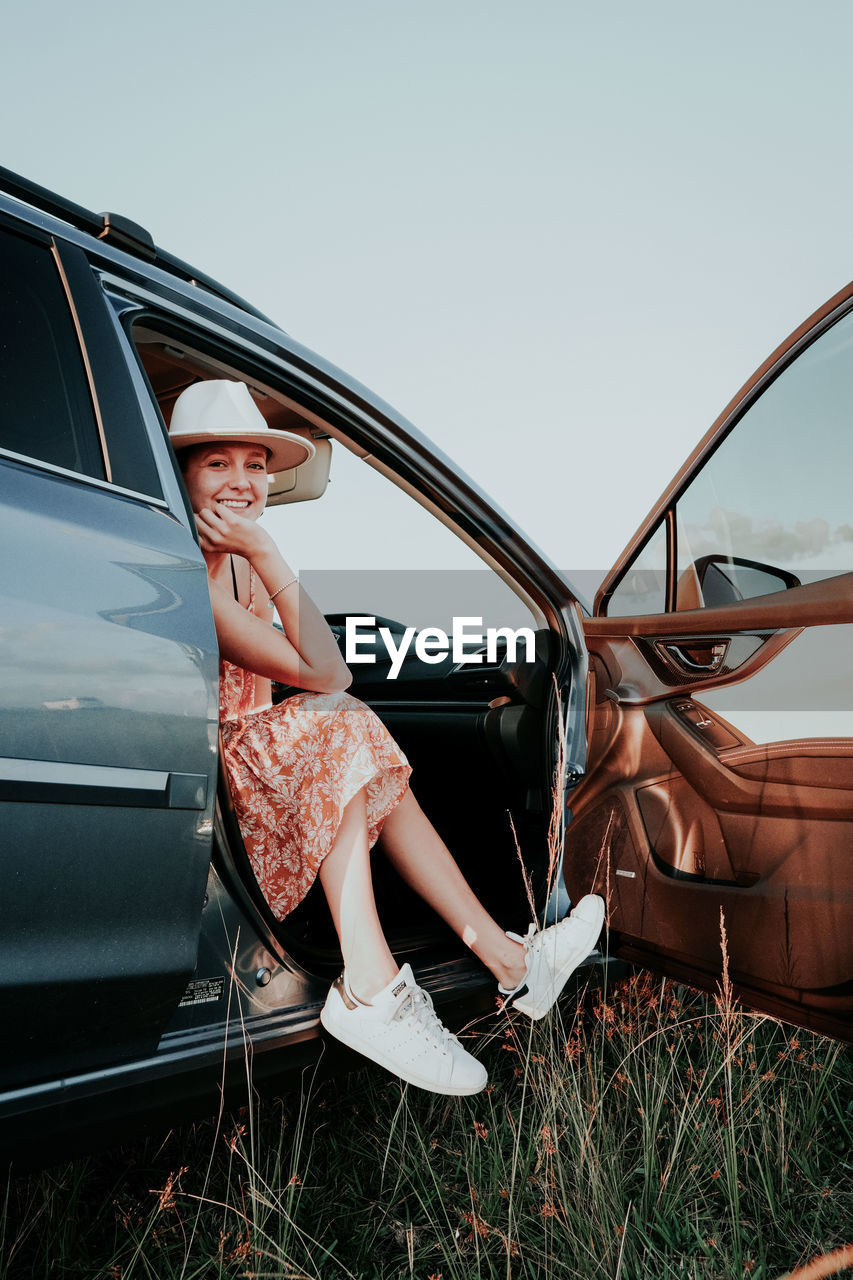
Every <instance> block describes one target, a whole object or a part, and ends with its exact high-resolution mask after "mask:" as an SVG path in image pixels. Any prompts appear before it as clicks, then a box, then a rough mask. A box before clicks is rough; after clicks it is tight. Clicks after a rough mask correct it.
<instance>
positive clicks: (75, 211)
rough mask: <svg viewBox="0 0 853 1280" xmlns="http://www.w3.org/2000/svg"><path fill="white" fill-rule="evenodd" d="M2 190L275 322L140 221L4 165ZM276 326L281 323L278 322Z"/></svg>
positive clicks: (272, 322)
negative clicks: (158, 240) (87, 204)
mask: <svg viewBox="0 0 853 1280" xmlns="http://www.w3.org/2000/svg"><path fill="white" fill-rule="evenodd" d="M0 192H3V193H4V194H5V195H8V196H13V197H14V198H15V199H16V200H22V201H23V202H24V203H25V204H28V205H30V206H31V207H32V208H34V209H38V210H39V211H40V212H41V213H47V214H50V216H51V217H53V218H59V219H60V220H61V221H62V222H67V223H69V224H70V225H71V226H72V227H76V229H77V230H78V231H85V232H87V233H88V234H89V235H91V236H94V237H95V238H96V239H98V240H103V241H104V243H105V244H109V245H112V246H113V247H114V248H116V249H123V250H124V252H125V253H130V254H132V255H133V256H134V257H136V258H142V259H143V260H144V261H145V262H151V263H154V264H155V266H158V267H159V268H160V269H161V270H162V271H168V272H169V273H170V274H171V275H173V276H177V277H178V278H179V279H181V280H186V281H187V282H188V283H189V284H194V285H198V286H199V287H200V288H202V289H206V290H207V291H208V292H209V293H212V294H215V295H216V297H218V298H221V299H222V300H223V301H224V302H230V303H232V305H233V306H235V307H239V308H240V310H241V311H246V312H248V314H249V315H251V316H255V318H256V319H258V320H263V321H265V322H266V323H267V324H274V323H275V322H274V321H272V320H270V318H269V316H265V315H264V314H263V312H262V311H258V309H257V307H253V306H252V305H251V303H249V302H246V300H245V298H241V297H240V295H239V294H237V293H234V292H233V291H232V290H231V289H227V288H226V287H225V285H222V284H219V282H218V281H217V280H214V279H212V278H211V277H210V276H208V275H205V274H204V272H202V271H196V269H195V267H191V266H190V265H189V263H186V262H183V261H182V260H181V259H180V258H176V257H175V256H174V254H171V253H167V252H166V251H165V249H160V248H159V247H158V246H157V245H156V244H155V243H154V240H153V237H152V236H151V233H150V232H149V231H146V230H145V228H144V227H141V226H140V225H139V223H137V222H132V221H131V220H130V218H124V217H122V216H121V214H118V213H94V212H93V211H92V210H91V209H86V208H84V207H83V205H81V204H75V203H74V201H73V200H66V199H65V197H64V196H60V195H57V194H56V192H55V191H49V190H48V189H47V187H41V186H39V185H38V183H37V182H31V181H30V180H29V178H24V177H22V176H21V175H20V174H18V173H13V172H12V170H11V169H6V168H4V167H3V166H2V165H0ZM275 327H276V328H278V327H279V326H278V325H275Z"/></svg>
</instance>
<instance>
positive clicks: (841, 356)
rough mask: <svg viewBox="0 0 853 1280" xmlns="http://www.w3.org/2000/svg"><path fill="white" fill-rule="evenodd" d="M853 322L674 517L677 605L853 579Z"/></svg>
mask: <svg viewBox="0 0 853 1280" xmlns="http://www.w3.org/2000/svg"><path fill="white" fill-rule="evenodd" d="M851 475H853V315H848V316H846V317H845V318H844V319H843V320H840V321H839V322H838V323H837V324H835V325H834V326H833V327H832V328H831V329H829V330H828V331H827V332H826V333H825V334H823V335H822V336H821V337H820V338H819V339H818V340H817V341H816V342H814V343H812V345H811V346H810V347H808V348H807V349H806V350H805V351H804V352H803V353H802V355H800V356H799V357H798V358H797V359H796V360H795V361H794V362H793V364H791V365H790V366H789V367H788V368H787V369H786V370H785V371H784V372H783V373H781V374H780V375H779V377H778V378H777V379H776V380H775V381H774V382H773V383H772V384H771V385H770V386H769V387H768V388H767V390H766V391H765V392H764V394H763V395H762V396H761V397H760V399H759V400H757V401H756V403H755V404H754V405H753V406H752V407H751V408H750V409H749V410H748V411H747V413H746V414H745V415H744V417H743V418H742V419H741V420H740V422H738V424H737V425H736V426H735V428H734V430H733V431H732V432H731V434H730V435H729V436H728V437H727V439H726V440H724V441H723V443H722V445H721V446H720V447H719V449H718V450H717V451H716V453H715V454H714V455H713V456H712V457H711V459H710V460H709V461H708V463H707V464H706V465H705V467H704V468H703V469H702V471H701V472H700V473H699V475H698V476H696V478H695V479H694V480H693V481H692V483H691V484H690V486H689V487H688V489H687V490H686V492H685V493H684V495H683V496H682V497H681V499H680V500H679V502H678V505H677V508H676V519H677V525H676V527H677V563H678V583H677V607H678V608H679V609H685V608H696V607H697V606H702V605H705V606H709V607H711V606H713V605H718V604H725V603H732V602H735V601H737V600H739V599H746V598H749V597H753V596H756V595H765V594H767V593H769V592H773V591H780V590H784V589H785V588H786V587H789V586H793V585H796V581H797V580H799V581H800V582H804V583H805V582H813V581H815V580H817V579H819V578H827V577H832V576H834V575H835V574H839V573H846V572H848V571H849V570H851V569H853V509H851V501H850V477H851Z"/></svg>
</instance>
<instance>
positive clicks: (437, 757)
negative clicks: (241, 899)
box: [132, 320, 556, 976]
mask: <svg viewBox="0 0 853 1280" xmlns="http://www.w3.org/2000/svg"><path fill="white" fill-rule="evenodd" d="M132 337H133V341H134V344H135V348H136V351H137V355H138V358H139V361H140V363H141V366H142V368H143V370H144V372H145V375H146V377H147V379H148V383H149V385H150V389H151V392H152V395H153V397H154V399H155V400H156V403H157V405H158V406H159V410H160V413H161V415H162V417H163V420H164V423H165V424H166V426H167V427H168V423H169V420H170V417H171V412H172V409H173V406H174V403H175V400H176V399H177V397H178V396H179V395H180V393H181V392H182V391H183V390H184V389H185V388H186V387H188V386H189V385H191V384H192V383H194V382H196V381H198V380H200V379H204V378H221V377H227V378H235V379H241V380H243V381H245V382H246V383H247V384H248V385H249V387H250V389H251V391H252V394H253V396H254V398H255V400H256V403H257V405H258V407H259V409H260V410H261V412H262V413H263V415H264V417H265V418H266V420H267V422H268V424H269V425H270V426H271V427H274V428H278V429H285V430H288V431H292V432H296V433H297V434H301V435H305V436H307V437H309V438H310V439H311V440H312V441H313V443H314V444H315V447H316V449H317V452H316V455H315V457H314V458H313V459H311V460H310V461H309V462H308V463H306V464H305V465H304V466H302V467H299V468H297V469H296V470H294V471H290V472H285V473H281V474H279V475H277V476H276V477H275V478H274V480H273V481H272V482H271V486H270V497H269V503H268V506H270V505H281V504H288V503H300V502H315V501H322V500H323V498H324V495H326V492H327V485H328V483H329V479H330V473H331V472H332V471H333V470H334V458H335V455H336V454H338V453H339V451H343V450H345V451H349V452H350V453H351V454H353V455H355V456H357V457H360V458H364V457H365V450H364V449H363V448H362V447H360V446H359V445H358V444H356V443H354V442H353V441H352V440H351V439H350V438H349V437H348V435H347V433H346V430H345V425H346V424H345V423H344V422H342V421H339V420H337V419H334V418H333V417H332V415H330V414H329V413H328V411H326V412H325V413H324V414H323V415H321V414H320V413H318V411H317V406H316V404H312V403H311V402H310V400H309V398H308V394H307V393H306V394H305V395H304V396H303V395H301V394H300V391H299V388H297V387H289V388H287V389H285V388H284V387H282V386H281V385H278V384H275V383H274V382H272V381H271V379H270V374H269V371H264V370H260V369H251V368H247V367H245V366H243V365H241V367H239V368H238V367H237V366H236V365H235V363H234V355H233V352H230V353H229V352H227V351H224V350H223V351H216V350H213V349H212V348H210V347H208V345H207V342H206V340H200V339H199V338H198V336H197V335H188V334H183V333H181V332H179V331H178V330H171V329H170V330H169V331H168V332H166V331H164V328H163V327H162V325H161V324H160V323H159V321H157V322H155V321H154V320H148V321H145V322H142V323H137V324H136V325H135V326H134V329H133V332H132ZM350 470H351V469H350ZM382 470H383V473H384V474H386V475H387V474H388V471H387V468H385V467H383V468H382ZM393 479H394V477H393V476H391V475H389V476H388V483H389V484H391V483H393ZM400 487H405V489H406V492H407V493H409V495H410V496H411V497H412V498H413V499H414V500H416V501H420V502H421V503H422V505H424V506H427V507H428V508H429V509H430V510H431V511H432V513H433V514H438V515H439V518H440V519H442V520H443V522H444V523H445V524H446V523H448V517H447V516H446V514H442V513H436V511H435V508H433V507H432V506H431V504H430V503H429V500H428V499H427V498H425V497H423V496H422V495H419V494H417V493H412V491H411V486H410V485H408V484H405V485H403V483H402V482H400ZM296 567H297V570H299V569H301V568H302V566H299V565H297V566H296ZM370 567H371V568H375V569H376V570H377V571H378V572H380V573H381V571H382V548H381V547H379V546H377V548H376V564H375V565H372V566H370ZM513 589H514V590H515V591H516V593H517V594H518V593H519V590H520V589H519V588H518V587H515V586H514V587H513ZM347 612H350V613H352V612H353V611H352V610H341V609H335V610H334V611H329V612H327V613H326V617H327V620H328V621H329V623H330V625H331V626H332V629H333V631H334V632H335V634H336V638H337V639H338V642H339V644H340V645H341V647H342V648H343V633H344V626H345V621H346V614H347ZM366 612H369V613H373V609H372V608H370V609H368V610H366ZM472 612H475V610H472ZM533 620H534V621H535V622H536V623H537V624H538V625H537V626H536V628H535V634H536V661H535V662H534V663H528V662H526V661H521V660H520V659H523V658H524V657H525V656H526V655H525V652H524V648H523V646H522V647H521V648H520V649H519V651H518V654H517V660H514V661H513V660H512V655H511V654H508V653H507V651H506V645H505V644H503V646H501V643H500V642H498V647H497V652H496V654H494V655H493V660H492V661H488V660H487V655H485V654H484V655H483V661H482V663H480V664H478V665H468V664H465V665H461V664H459V663H457V662H454V660H453V657H452V655H451V654H448V655H447V657H446V658H444V659H442V661H440V662H432V663H429V664H428V663H426V662H423V661H421V660H419V659H418V657H417V655H416V654H415V652H414V646H413V645H412V646H411V647H410V649H409V651H408V655H407V657H406V659H405V661H404V662H403V665H402V668H401V670H400V672H399V675H398V677H397V678H396V679H395V680H393V681H392V680H389V679H388V678H387V676H388V673H389V672H388V666H389V663H388V662H386V661H384V660H383V655H382V652H381V650H380V651H379V652H378V658H377V662H376V664H375V665H363V666H353V667H352V668H351V669H352V671H353V683H352V685H351V687H350V690H349V692H350V693H351V694H353V695H354V696H356V697H358V698H360V699H362V700H363V701H364V702H366V703H367V704H368V705H369V706H370V707H371V708H372V709H373V710H374V711H375V712H376V714H377V715H378V716H379V718H380V719H381V720H382V721H383V722H384V723H385V725H386V726H387V728H388V729H389V730H390V732H391V733H392V734H393V736H394V737H395V738H396V740H397V741H398V743H399V744H400V746H401V747H402V749H403V751H404V752H405V754H406V756H407V758H408V760H409V762H410V764H411V765H412V768H413V777H412V789H413V791H414V792H415V794H416V796H417V798H418V800H419V802H420V804H421V806H422V807H423V809H424V810H425V812H426V813H427V814H428V816H429V817H430V819H431V821H432V822H433V824H434V825H435V827H436V829H437V830H438V832H439V833H440V834H441V836H442V838H443V839H444V840H445V842H446V843H447V845H448V847H449V848H450V849H451V851H452V852H453V854H454V856H455V858H456V859H457V861H458V862H459V864H460V866H461V868H462V870H463V872H464V873H465V875H466V876H467V878H468V879H469V881H470V882H471V884H472V886H473V888H474V890H475V891H476V893H477V894H478V895H479V897H480V898H481V900H482V901H483V902H484V903H485V905H486V906H487V908H488V909H489V910H490V911H491V912H492V914H493V915H494V916H495V917H496V919H497V920H498V921H499V922H500V923H501V925H502V926H503V927H504V928H511V929H519V928H520V929H521V930H522V931H523V930H524V929H525V928H526V924H527V922H529V919H530V915H531V908H530V905H529V903H530V892H531V890H532V892H533V893H534V895H535V897H536V901H539V902H541V901H542V900H543V898H544V897H545V896H547V893H548V891H549V889H550V888H551V887H552V886H551V884H550V881H549V827H550V819H551V811H552V790H553V766H554V761H553V758H552V755H553V752H552V749H551V747H549V745H548V744H550V743H553V742H554V741H555V739H556V730H555V726H556V719H555V708H554V703H555V698H554V682H553V679H552V676H551V665H552V664H551V644H550V632H549V631H548V629H547V627H545V626H544V625H543V620H542V619H541V616H540V617H539V618H536V615H535V614H534V618H533ZM409 621H410V620H409V619H407V618H394V619H393V620H389V619H388V618H387V617H381V618H377V625H379V624H386V625H389V626H390V628H391V630H392V631H395V632H397V631H402V630H403V628H404V626H405V625H408V623H409ZM389 661H390V660H389ZM299 692H301V691H300V690H294V689H288V688H283V687H277V686H276V687H274V694H273V696H274V701H279V700H281V699H283V698H287V697H290V696H293V694H294V693H299ZM219 807H220V815H221V824H220V830H222V831H224V832H225V835H226V842H225V843H226V846H227V847H224V848H220V849H219V850H218V851H217V854H216V856H218V857H219V858H222V859H224V860H225V861H226V863H227V864H229V865H230V868H231V869H232V870H234V871H236V873H237V874H238V875H239V877H240V879H241V881H242V883H243V884H244V885H245V886H246V888H247V889H248V891H249V894H250V896H251V898H252V901H253V903H254V905H255V907H256V909H257V911H258V912H259V913H260V914H261V916H262V917H263V919H264V920H265V922H266V925H267V927H268V928H269V929H270V930H272V932H273V933H274V935H275V937H276V938H277V940H278V941H279V943H280V944H281V945H282V946H283V947H284V948H285V950H286V951H287V952H288V954H290V955H291V956H292V957H293V958H294V959H296V960H297V961H298V962H299V963H300V964H302V965H304V967H305V968H306V969H308V970H309V971H311V972H315V973H318V974H321V975H324V976H334V974H335V973H336V972H338V971H339V969H340V964H341V959H340V952H339V949H338V945H337V939H336V936H335V933H334V929H333V926H332V922H331V917H330V915H329V913H328V910H327V908H326V905H325V899H324V897H323V894H322V891H321V890H320V888H319V886H318V885H316V884H315V886H314V887H313V888H312V890H311V891H310V892H309V894H308V896H307V897H306V899H305V900H304V901H303V902H302V903H301V904H300V906H299V907H298V908H297V909H296V910H295V911H294V912H293V913H292V914H291V915H289V916H288V917H287V918H286V919H285V920H284V921H283V922H278V921H276V920H275V918H274V917H273V916H272V913H271V912H270V910H269V908H268V907H267V905H266V903H265V902H264V899H263V897H262V895H261V893H260V890H259V889H258V887H257V884H256V883H255V880H254V876H253V875H252V872H251V865H250V862H249V858H248V855H247V853H246V851H245V848H244V846H243V842H242V840H241V838H240V833H239V827H238V825H237V821H236V818H235V815H234V812H233V808H232V806H231V803H230V797H229V795H228V784H227V779H226V778H225V775H224V771H223V770H222V769H221V768H220V787H219ZM550 872H551V875H553V865H551V868H550ZM374 885H375V889H376V897H377V903H378V907H379V911H380V916H381V918H382V920H383V925H384V927H385V930H386V933H387V935H388V937H389V942H390V943H391V946H392V948H393V949H394V950H395V952H396V953H397V954H398V955H401V956H405V957H407V958H409V959H416V960H417V961H418V963H420V964H429V963H437V962H440V961H444V960H447V959H449V958H452V957H453V956H455V955H457V954H462V952H463V951H464V948H463V947H462V944H461V943H459V942H458V941H457V940H456V939H455V938H454V937H453V936H452V935H451V934H450V931H449V930H448V929H447V928H446V927H445V926H444V925H443V924H442V922H441V921H440V920H439V919H438V917H437V916H436V915H435V914H434V913H433V912H432V911H431V910H430V908H428V907H427V906H426V905H425V904H424V903H423V902H422V901H421V900H420V899H419V898H417V897H416V896H415V895H414V894H413V893H412V892H411V891H410V890H409V889H408V888H407V887H406V886H405V885H404V884H403V882H402V881H401V880H400V879H399V877H397V875H396V873H395V872H394V871H393V870H392V868H391V867H390V865H388V864H387V863H386V862H384V860H383V858H382V854H381V840H380V844H379V845H378V846H377V849H376V850H375V851H374ZM465 954H468V953H467V952H466V953H465Z"/></svg>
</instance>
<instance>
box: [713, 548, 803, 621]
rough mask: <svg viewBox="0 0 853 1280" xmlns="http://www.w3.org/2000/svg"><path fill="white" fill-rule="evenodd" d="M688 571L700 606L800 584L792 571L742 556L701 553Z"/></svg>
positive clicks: (716, 605) (761, 594)
mask: <svg viewBox="0 0 853 1280" xmlns="http://www.w3.org/2000/svg"><path fill="white" fill-rule="evenodd" d="M688 572H692V573H694V574H695V576H696V580H697V581H698V583H699V590H700V593H701V600H702V607H704V608H706V609H715V608H720V607H721V606H723V605H727V604H736V603H737V602H738V600H751V599H752V598H753V597H754V596H766V595H771V594H772V593H773V592H775V591H788V590H790V588H791V587H798V586H799V585H800V579H799V578H798V577H797V576H796V575H795V574H793V573H788V572H787V571H786V570H785V569H777V568H776V567H775V565H771V564H760V563H759V562H758V561H757V560H745V559H743V557H742V556H724V555H711V556H700V557H699V559H698V560H696V561H695V562H694V564H693V565H691V568H690V570H688Z"/></svg>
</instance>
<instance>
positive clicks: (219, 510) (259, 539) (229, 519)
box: [195, 504, 274, 560]
mask: <svg viewBox="0 0 853 1280" xmlns="http://www.w3.org/2000/svg"><path fill="white" fill-rule="evenodd" d="M195 522H196V526H197V528H198V533H199V541H200V542H201V549H202V551H213V552H218V553H219V554H221V555H227V554H228V553H229V552H234V553H235V554H236V555H239V556H245V558H246V559H247V560H251V559H252V558H253V557H254V556H257V555H258V554H260V553H261V552H263V551H266V550H268V549H269V547H271V546H274V543H273V541H272V539H271V538H270V536H269V534H268V533H267V532H266V530H265V529H262V528H261V527H260V526H259V525H258V524H257V522H256V521H255V520H254V519H248V518H247V517H246V516H243V515H240V514H239V512H237V511H233V510H232V509H231V508H230V507H225V506H222V505H221V504H220V505H217V506H216V507H202V509H201V510H200V511H197V512H196V513H195Z"/></svg>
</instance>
